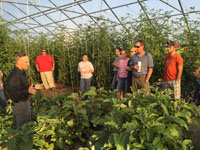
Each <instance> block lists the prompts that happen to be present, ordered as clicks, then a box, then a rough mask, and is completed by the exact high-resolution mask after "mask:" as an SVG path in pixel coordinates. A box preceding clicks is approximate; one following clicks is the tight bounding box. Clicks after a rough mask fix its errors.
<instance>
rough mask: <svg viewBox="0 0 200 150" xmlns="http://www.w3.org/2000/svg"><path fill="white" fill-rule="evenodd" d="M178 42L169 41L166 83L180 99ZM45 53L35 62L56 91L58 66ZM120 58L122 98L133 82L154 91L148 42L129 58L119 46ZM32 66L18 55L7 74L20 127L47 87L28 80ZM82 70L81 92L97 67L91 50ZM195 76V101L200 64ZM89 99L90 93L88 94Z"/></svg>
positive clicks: (117, 75)
mask: <svg viewBox="0 0 200 150" xmlns="http://www.w3.org/2000/svg"><path fill="white" fill-rule="evenodd" d="M177 48H178V43H177V42H173V41H170V42H168V43H167V50H168V53H167V54H166V55H165V59H164V64H165V67H164V75H163V82H162V87H163V90H165V89H171V90H173V91H174V93H173V95H172V97H173V98H174V99H179V98H180V96H181V76H182V71H183V59H182V57H181V56H180V55H179V54H178V53H176V49H177ZM41 53H42V54H41V55H39V56H37V58H36V61H35V65H36V69H37V71H38V72H40V75H41V80H42V82H43V84H44V88H45V90H51V91H55V88H56V87H55V83H54V78H53V71H54V69H55V61H54V59H53V57H52V56H51V55H48V54H47V50H46V49H42V51H41ZM115 54H116V56H117V57H116V58H115V60H114V62H113V63H112V66H113V74H114V77H113V80H112V85H111V89H112V90H115V89H118V92H117V95H118V98H119V99H122V98H123V97H124V96H125V94H126V93H127V92H131V86H132V88H133V90H134V94H136V93H137V91H138V89H142V88H143V89H144V90H145V92H146V93H148V92H150V89H149V80H150V78H151V75H152V73H153V68H154V63H153V57H152V55H151V54H150V53H149V52H147V51H145V43H144V41H143V40H138V41H137V42H136V44H135V47H133V48H132V49H131V50H130V54H131V58H128V52H127V51H126V50H121V49H120V48H116V49H115ZM28 68H29V57H28V56H27V55H26V54H24V53H19V54H18V55H17V56H16V65H15V67H14V68H13V69H12V71H11V72H10V74H9V75H8V78H7V87H6V89H7V93H8V96H9V98H10V99H11V100H12V103H11V105H12V111H13V113H14V115H15V117H16V124H17V127H18V128H19V127H21V126H22V125H23V124H25V123H27V122H28V121H30V119H31V110H30V100H29V97H30V95H35V94H36V92H37V90H39V89H43V86H42V85H41V84H35V85H29V84H28V82H27V78H26V74H25V70H27V69H28ZM78 72H79V73H80V92H81V93H86V92H87V91H89V89H90V86H91V81H92V78H93V75H92V73H93V72H94V67H93V65H92V63H91V62H90V61H89V60H88V54H83V55H82V61H81V62H80V63H79V64H78ZM195 77H197V78H198V79H199V84H198V87H197V90H196V92H195V97H194V101H198V98H199V90H200V67H199V68H198V69H197V70H196V72H195ZM2 78H3V73H2V71H1V70H0V104H1V106H2V107H3V108H4V109H5V110H6V109H7V106H8V103H7V100H6V98H5V94H4V86H3V80H2ZM84 99H87V96H86V97H84Z"/></svg>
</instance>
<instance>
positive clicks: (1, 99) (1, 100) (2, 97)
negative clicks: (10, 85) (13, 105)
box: [0, 90, 8, 108]
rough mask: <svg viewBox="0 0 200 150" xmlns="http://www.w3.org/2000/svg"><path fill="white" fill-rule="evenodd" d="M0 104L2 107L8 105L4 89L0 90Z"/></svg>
mask: <svg viewBox="0 0 200 150" xmlns="http://www.w3.org/2000/svg"><path fill="white" fill-rule="evenodd" d="M0 104H1V107H3V108H5V107H7V106H8V103H7V99H6V97H5V94H4V90H0Z"/></svg>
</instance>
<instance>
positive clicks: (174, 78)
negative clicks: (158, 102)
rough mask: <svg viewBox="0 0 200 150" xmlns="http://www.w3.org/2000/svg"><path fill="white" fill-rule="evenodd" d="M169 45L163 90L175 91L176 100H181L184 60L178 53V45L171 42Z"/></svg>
mask: <svg viewBox="0 0 200 150" xmlns="http://www.w3.org/2000/svg"><path fill="white" fill-rule="evenodd" d="M167 45H168V48H167V50H168V54H166V55H165V68H164V76H163V90H165V89H171V90H173V91H174V95H173V96H172V97H173V98H174V99H180V96H181V76H182V72H183V58H182V57H181V56H180V55H179V54H178V53H176V49H177V48H178V43H177V42H174V41H170V42H168V43H167Z"/></svg>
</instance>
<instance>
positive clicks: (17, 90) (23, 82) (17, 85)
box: [7, 66, 29, 102]
mask: <svg viewBox="0 0 200 150" xmlns="http://www.w3.org/2000/svg"><path fill="white" fill-rule="evenodd" d="M28 89H29V84H28V82H27V79H26V74H25V72H24V71H22V70H20V69H19V68H17V67H16V66H15V67H14V68H13V70H12V71H11V72H10V74H9V75H8V78H7V92H8V95H9V98H10V99H11V100H12V101H13V102H19V101H26V100H28V97H29V93H28Z"/></svg>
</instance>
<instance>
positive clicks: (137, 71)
mask: <svg viewBox="0 0 200 150" xmlns="http://www.w3.org/2000/svg"><path fill="white" fill-rule="evenodd" d="M144 46H145V44H144V41H143V40H138V41H137V42H136V45H135V48H136V50H137V53H136V54H135V55H134V56H133V57H132V59H131V63H130V65H131V69H132V70H133V71H132V86H133V89H134V90H136V91H137V90H138V89H141V88H145V89H146V92H149V91H150V90H149V88H148V87H149V79H150V77H151V74H152V72H153V67H154V65H153V58H152V55H151V54H150V53H148V52H146V51H145V50H144Z"/></svg>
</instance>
